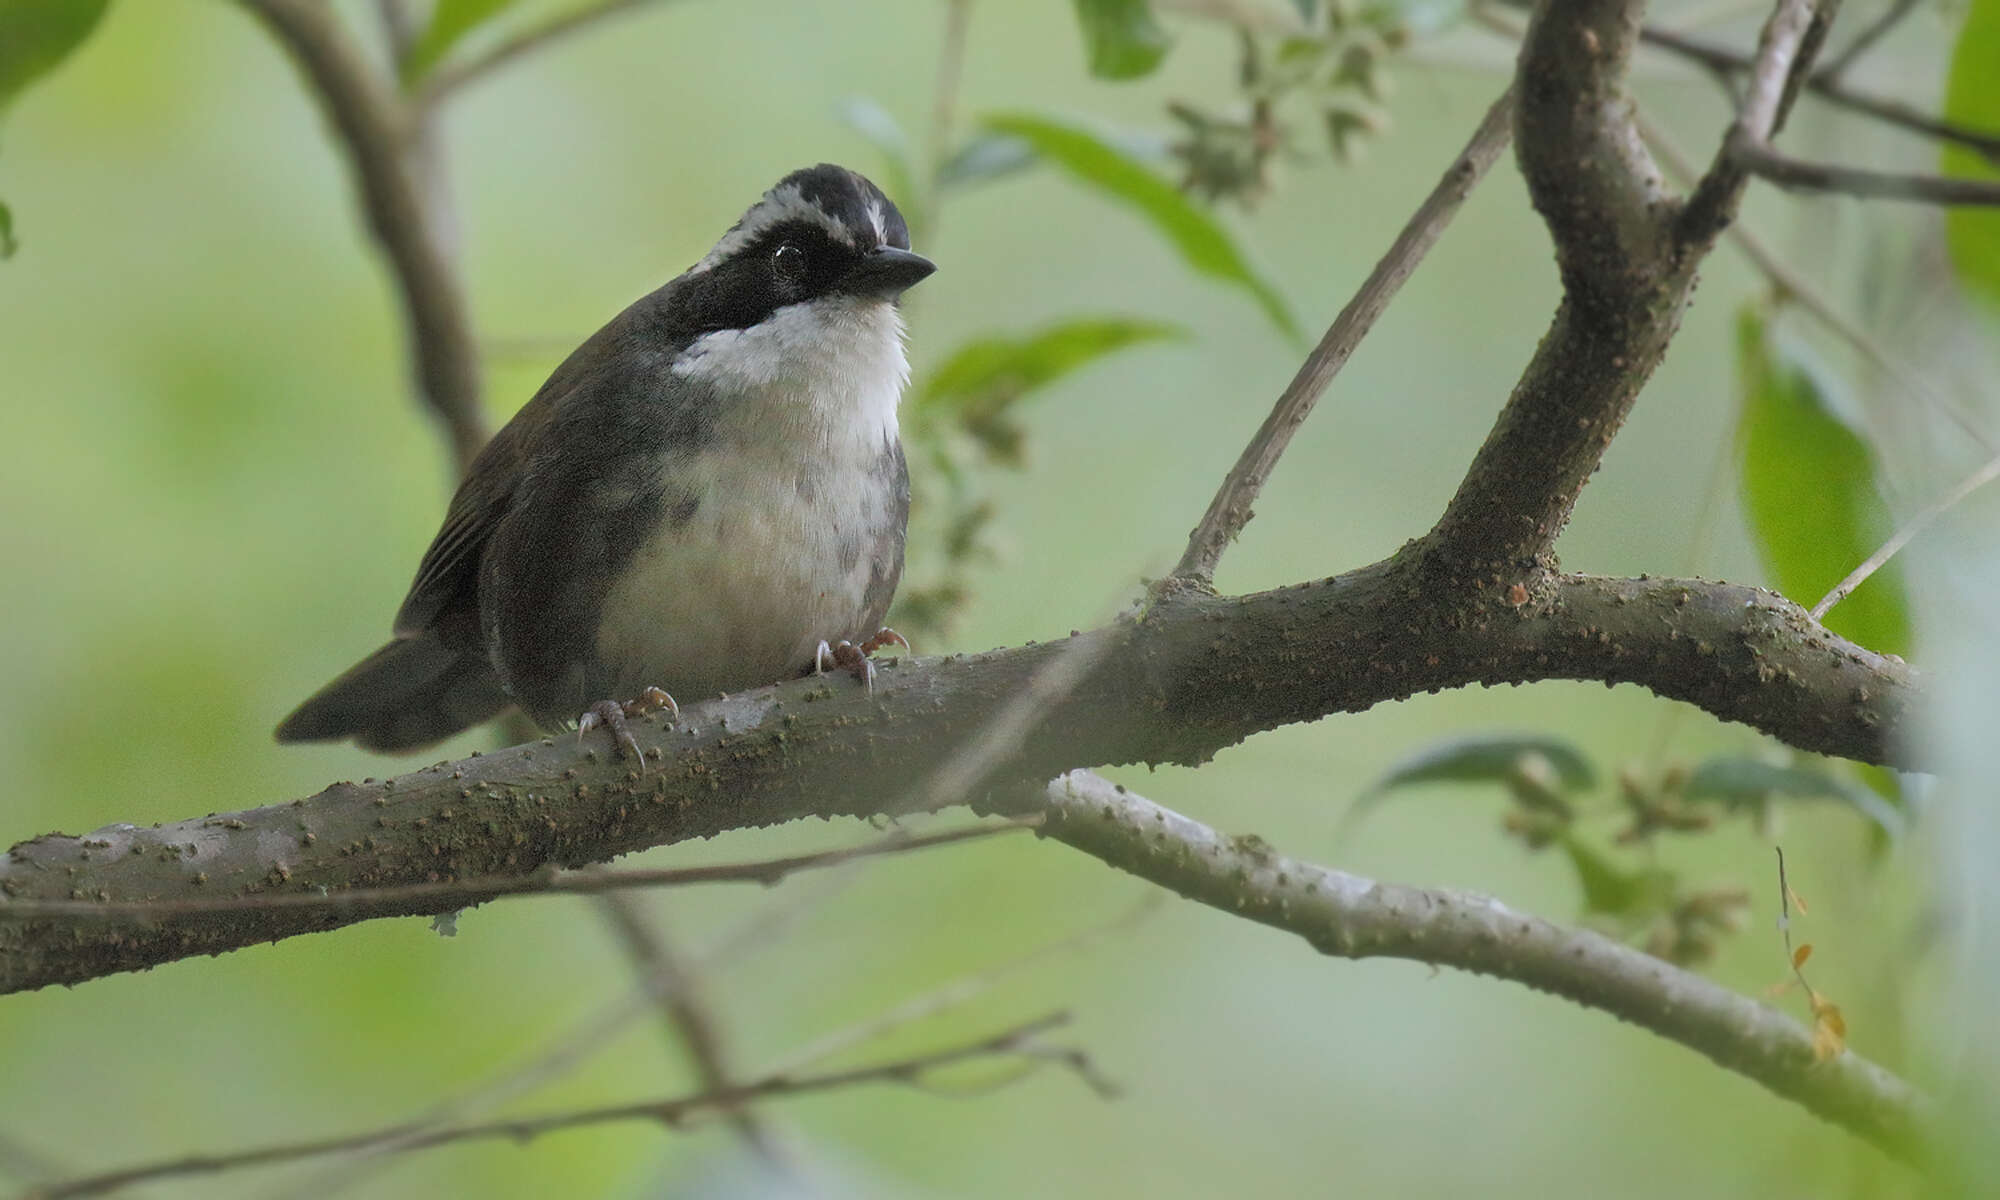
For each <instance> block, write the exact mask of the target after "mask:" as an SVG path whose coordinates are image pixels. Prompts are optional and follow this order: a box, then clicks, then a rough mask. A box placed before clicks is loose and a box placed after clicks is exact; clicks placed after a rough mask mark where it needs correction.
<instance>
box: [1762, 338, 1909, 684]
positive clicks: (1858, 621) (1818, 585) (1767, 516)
mask: <svg viewBox="0 0 2000 1200" xmlns="http://www.w3.org/2000/svg"><path fill="white" fill-rule="evenodd" d="M1736 332H1737V347H1736V354H1737V359H1736V361H1737V379H1738V387H1739V389H1740V397H1741V406H1742V407H1741V411H1740V416H1739V418H1738V425H1737V436H1738V438H1739V441H1740V443H1741V446H1742V454H1743V458H1742V476H1741V486H1742V491H1743V508H1744V512H1745V514H1746V515H1747V516H1748V518H1749V521H1750V530H1751V533H1752V534H1753V535H1754V537H1755V538H1756V542H1757V549H1758V552H1759V553H1760V555H1761V556H1762V557H1763V559H1764V565H1765V567H1766V568H1767V569H1768V570H1769V571H1770V573H1771V577H1772V579H1773V580H1774V581H1775V582H1776V584H1777V586H1778V589H1779V590H1780V591H1782V592H1784V593H1785V594H1786V595H1787V596H1790V597H1791V598H1792V599H1794V600H1796V601H1798V602H1799V603H1800V604H1806V605H1810V604H1812V603H1813V602H1814V601H1815V600H1817V599H1819V597H1820V596H1822V595H1823V594H1825V593H1826V592H1828V591H1830V590H1831V589H1832V588H1833V586H1834V585H1835V584H1836V583H1839V582H1840V581H1841V579H1842V578H1843V577H1845V576H1846V574H1847V573H1848V571H1849V570H1851V569H1853V568H1854V567H1855V566H1856V565H1858V564H1859V563H1860V562H1861V561H1862V560H1863V559H1865V558H1867V557H1868V555H1869V553H1870V552H1871V551H1873V550H1874V549H1875V547H1876V545H1878V544H1879V543H1880V542H1881V540H1882V538H1883V537H1884V536H1886V535H1887V534H1888V532H1889V530H1890V528H1891V523H1890V520H1889V515H1888V509H1887V507H1886V506H1885V505H1884V504H1883V503H1882V497H1881V494H1880V492H1879V491H1878V490H1877V487H1876V483H1875V462H1874V457H1873V455H1872V454H1871V453H1870V452H1869V449H1868V446H1867V443H1865V442H1864V441H1862V439H1861V438H1860V436H1859V435H1857V434H1855V433H1854V432H1853V431H1852V430H1850V429H1849V428H1848V427H1847V426H1846V425H1845V424H1844V423H1843V422H1842V421H1841V420H1840V418H1839V417H1838V416H1837V415H1836V414H1835V413H1834V411H1833V407H1832V401H1831V398H1830V396H1829V385H1828V384H1827V383H1826V381H1825V378H1824V376H1823V374H1822V373H1821V372H1819V371H1817V370H1815V369H1813V368H1812V367H1810V366H1808V365H1807V363H1806V362H1805V361H1804V360H1803V359H1802V358H1800V357H1799V356H1798V355H1797V354H1796V353H1795V352H1791V353H1788V352H1787V350H1786V349H1785V348H1783V347H1781V346H1780V345H1778V344H1777V343H1776V340H1775V339H1774V338H1773V337H1772V335H1771V331H1770V328H1769V322H1768V320H1767V318H1766V317H1765V316H1764V315H1763V313H1762V311H1761V310H1759V309H1757V308H1754V307H1752V308H1746V309H1744V310H1743V312H1742V314H1741V315H1740V316H1739V317H1738V318H1737V327H1736ZM1825 623H1826V627H1827V628H1829V629H1831V630H1833V631H1834V632H1836V633H1839V634H1841V635H1842V636H1844V637H1847V638H1850V639H1852V640H1853V641H1855V642H1858V643H1860V644H1861V645H1863V646H1866V647H1868V648H1869V649H1871V650H1875V651H1878V652H1880V653H1883V654H1903V653H1907V652H1908V650H1909V648H1910V618H1909V606H1908V603H1907V601H1906V600H1905V599H1904V596H1903V587H1902V583H1901V581H1900V577H1899V574H1898V573H1897V571H1896V568H1895V567H1894V566H1890V567H1888V568H1885V569H1884V570H1882V571H1879V572H1877V573H1876V574H1875V575H1874V576H1873V577H1871V578H1870V579H1869V580H1868V581H1867V582H1866V583H1864V584H1862V585H1861V587H1860V588H1859V589H1857V590H1856V591H1855V593H1854V594H1853V595H1852V596H1850V597H1848V598H1847V599H1846V600H1844V601H1842V602H1841V603H1840V604H1839V605H1838V606H1837V607H1835V608H1833V609H1832V610H1831V611H1830V612H1829V613H1828V615H1827V618H1826V622H1825Z"/></svg>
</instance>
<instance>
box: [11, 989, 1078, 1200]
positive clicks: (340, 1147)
mask: <svg viewBox="0 0 2000 1200" xmlns="http://www.w3.org/2000/svg"><path fill="white" fill-rule="evenodd" d="M1068 1021H1069V1014H1067V1013H1063V1012H1056V1013H1050V1014H1049V1015H1047V1016H1044V1017H1039V1018H1037V1019H1035V1020H1032V1021H1027V1022H1023V1023H1022V1024H1019V1025H1016V1026H1014V1027H1012V1028H1011V1029H1006V1030H1003V1031H1002V1032H1000V1033H997V1034H993V1035H991V1036H988V1037H985V1038H981V1039H979V1040H978V1041H974V1042H965V1043H961V1044H958V1045H954V1046H947V1047H945V1048H944V1049H941V1050H933V1051H929V1052H928V1053H924V1054H913V1055H909V1056H907V1057H904V1058H897V1059H892V1060H890V1061H888V1062H882V1063H875V1064H872V1065H869V1066H863V1067H851V1068H848V1069H846V1070H842V1071H828V1072H826V1073H824V1074H819V1075H807V1076H802V1077H797V1078H793V1077H790V1076H785V1075H773V1076H768V1077H766V1078H764V1079H760V1080H758V1081H757V1082H755V1083H749V1084H744V1085H742V1086H740V1087H733V1088H729V1089H726V1090H717V1091H704V1092H697V1093H695V1094H693V1095H688V1096H675V1097H668V1098H665V1099H659V1100H642V1101H639V1102H638V1103H633V1104H612V1105H604V1106H602V1107H597V1108H585V1109H577V1110H574V1111H570V1112H560V1113H552V1114H550V1115H548V1116H541V1117H516V1118H511V1119H507V1120H498V1121H480V1122H476V1123H472V1124H467V1125H449V1126H444V1127H439V1128H411V1127H408V1126H405V1125H401V1124H398V1125H391V1126H387V1127H385V1128H382V1129H375V1130H370V1131H369V1132H367V1133H360V1134H350V1135H348V1136H345V1137H330V1138H316V1139H313V1140H310V1141H301V1142H287V1143H283V1144H280V1145H274V1146H260V1147H257V1148H255V1149H251V1150H238V1151H233V1152H229V1153H223V1154H196V1155H189V1156H187V1157H185V1158H178V1159H173V1160H171V1161H167V1162H158V1163H145V1164H141V1165H138V1166H132V1167H125V1168H122V1169H120V1170H116V1171H106V1172H104V1173H103V1174H100V1175H89V1176H82V1177H78V1178H74V1179H66V1180H60V1181H57V1182H54V1183H46V1184H42V1185H40V1186H38V1187H36V1188H33V1189H31V1190H30V1191H29V1192H28V1193H27V1197H26V1198H25V1200H67V1198H68V1197H74V1196H100V1195H103V1194H104V1193H106V1192H111V1191H116V1190H118V1189H120V1188H125V1187H130V1186H131V1185H133V1184H135V1183H146V1182H150V1181H153V1180H159V1179H175V1178H186V1177H188V1176H192V1175H213V1174H217V1173H219V1172H222V1171H229V1170H235V1169H240V1168H243V1167H256V1166H268V1165H270V1164H272V1163H285V1162H297V1161H299V1160H301V1159H309V1158H319V1157H323V1156H325V1155H329V1154H346V1153H354V1152H357V1151H368V1150H374V1149H376V1148H378V1147H382V1146H385V1145H392V1146H393V1147H394V1148H395V1149H396V1150H398V1151H409V1150H427V1149H430V1148H431V1147H433V1146H446V1145H451V1144H453V1143H456V1142H466V1141H473V1140H476V1139H481V1138H507V1139H509V1140H511V1141H514V1142H526V1141H529V1140H532V1139H534V1138H537V1137H540V1136H542V1135H543V1134H547V1133H559V1132H562V1131H564V1130H569V1129H580V1128H583V1127H585V1126H589V1125H605V1124H611V1123H614V1122H622V1121H648V1122H652V1123H655V1124H658V1125H660V1126H662V1127H665V1128H676V1127H678V1126H680V1125H681V1124H682V1123H684V1122H685V1121H686V1120H687V1119H688V1118H690V1117H695V1116H699V1115H702V1114H704V1113H709V1112H715V1111H717V1110H720V1109H726V1108H729V1107H732V1106H741V1105H744V1104H748V1103H751V1102H753V1101H758V1100H768V1099H773V1098H776V1097H779V1096H803V1095H808V1094H810V1093H813V1092H825V1091H832V1090H833V1089H835V1088H843V1087H853V1086H855V1085H857V1084H869V1083H902V1084H920V1083H921V1082H922V1081H923V1077H924V1076H926V1075H928V1074H930V1073H932V1072H934V1071H938V1070H940V1069H942V1068H945V1067H949V1066H953V1065H955V1064H958V1063H962V1062H967V1061H970V1060H973V1059H979V1058H991V1057H995V1056H1002V1057H1015V1058H1023V1059H1027V1060H1030V1061H1032V1062H1037V1063H1039V1062H1057V1063H1062V1064H1066V1065H1072V1066H1075V1067H1078V1068H1080V1069H1081V1068H1087V1067H1088V1063H1087V1061H1086V1060H1084V1059H1082V1058H1081V1057H1080V1056H1079V1055H1078V1054H1077V1052H1075V1051H1064V1052H1060V1053H1050V1052H1049V1051H1048V1049H1047V1048H1045V1047H1043V1046H1041V1045H1040V1044H1039V1042H1038V1039H1039V1038H1040V1036H1041V1035H1042V1034H1044V1033H1047V1032H1049V1031H1050V1030H1052V1029H1055V1028H1058V1027H1060V1026H1062V1025H1064V1024H1067V1023H1068ZM1083 1073H1084V1075H1085V1079H1086V1081H1093V1076H1092V1075H1091V1074H1090V1073H1089V1072H1088V1071H1087V1070H1084V1071H1083ZM1093 1086H1095V1084H1094V1082H1093Z"/></svg>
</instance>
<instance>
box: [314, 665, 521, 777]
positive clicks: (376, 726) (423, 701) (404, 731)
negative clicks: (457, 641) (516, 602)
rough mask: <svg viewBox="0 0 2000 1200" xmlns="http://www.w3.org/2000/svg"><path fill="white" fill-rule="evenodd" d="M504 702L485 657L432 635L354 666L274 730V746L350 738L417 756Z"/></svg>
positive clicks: (487, 715)
mask: <svg viewBox="0 0 2000 1200" xmlns="http://www.w3.org/2000/svg"><path fill="white" fill-rule="evenodd" d="M510 703H511V701H510V700H509V699H508V697H507V693H506V692H505V691H503V690H501V687H500V681H499V680H498V679H497V678H495V677H494V675H493V668H492V666H491V665H489V664H488V662H487V660H486V656H485V655H483V654H478V653H467V652H465V651H461V650H453V649H450V648H448V647H446V646H445V645H444V644H443V643H442V642H440V641H438V640H437V639H436V638H434V637H411V638H398V639H397V640H395V641H393V642H390V643H389V644H388V645H386V646H384V647H382V648H381V649H380V650H377V651H376V652H375V653H373V654H371V655H369V656H368V657H367V658H364V659H362V660H361V661H360V662H358V663H355V664H354V665H353V666H352V667H349V668H348V669H347V672H346V673H345V674H343V675H341V677H340V678H338V679H336V680H334V681H333V682H332V683H329V684H327V685H326V686H325V687H323V688H321V689H320V690H319V691H318V692H316V693H314V695H313V697H312V699H310V700H307V701H306V702H305V703H304V704H301V705H299V706H298V708H297V709H296V710H294V711H293V713H292V715H291V716H289V717H286V718H285V719H284V720H283V721H282V722H280V723H279V725H278V740H279V741H281V742H331V741H339V740H340V739H342V738H349V737H351V738H353V739H354V740H355V742H356V743H358V744H359V745H361V746H362V747H364V748H366V749H369V750H384V751H395V750H417V749H421V748H423V747H425V746H428V745H430V744H431V743H432V742H437V741H442V740H443V739H445V738H448V737H450V736H451V735H452V734H454V733H457V732H458V731H459V730H461V729H469V728H471V727H472V726H474V725H477V724H479V723H480V722H482V721H486V720H488V719H490V718H492V717H494V716H496V715H497V714H498V713H499V712H500V710H501V709H504V708H506V707H507V705H508V704H510Z"/></svg>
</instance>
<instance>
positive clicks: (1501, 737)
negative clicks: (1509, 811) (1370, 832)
mask: <svg viewBox="0 0 2000 1200" xmlns="http://www.w3.org/2000/svg"><path fill="white" fill-rule="evenodd" d="M1420 783H1498V784H1502V785H1504V786H1505V787H1507V789H1508V790H1509V792H1510V793H1511V794H1512V795H1513V798H1514V800H1515V802H1516V803H1517V804H1519V805H1520V806H1521V807H1522V808H1523V809H1527V810H1531V811H1537V812H1539V813H1542V814H1545V815H1547V816H1548V817H1549V818H1551V819H1552V820H1553V821H1554V822H1555V823H1556V824H1564V823H1567V821H1568V820H1569V818H1570V816H1571V810H1570V807H1569V804H1568V802H1567V801H1565V800H1563V798H1562V793H1565V792H1576V791H1581V790H1583V789H1585V788H1590V787H1595V786H1596V784H1597V771H1596V769H1595V768H1593V767H1592V766H1591V765H1590V760H1589V759H1588V758H1586V757H1584V755H1583V752H1582V751H1580V750H1578V749H1577V748H1576V747H1575V746H1574V745H1572V744H1570V743H1569V742H1566V741H1563V740H1562V739H1560V738H1552V737H1542V736H1540V735H1537V734H1474V735H1472V736H1470V737H1462V738H1452V739H1449V740H1447V741H1443V742H1438V743H1436V744H1435V745H1431V746H1427V747H1425V748H1424V749H1422V750H1419V751H1417V752H1416V753H1415V754H1412V755H1410V756H1409V757H1407V758H1405V759H1403V760H1402V761H1401V762H1398V763H1396V764H1395V765H1394V766H1392V767H1390V768H1389V769H1388V771H1386V772H1385V773H1384V774H1383V775H1382V777H1381V778H1380V779H1377V780H1376V781H1375V782H1374V783H1372V784H1370V785H1368V788H1367V790H1366V791H1364V792H1362V793H1361V795H1359V796H1358V797H1356V798H1355V801H1354V803H1353V804H1351V805H1349V806H1348V808H1347V811H1346V812H1345V813H1343V814H1341V818H1340V825H1339V827H1338V828H1337V829H1336V830H1335V831H1334V841H1335V842H1339V841H1340V840H1341V839H1343V838H1344V837H1346V835H1347V833H1348V832H1349V831H1350V830H1351V829H1352V828H1353V827H1354V826H1355V825H1356V824H1358V823H1359V822H1360V820H1361V818H1362V817H1363V816H1366V815H1367V814H1368V813H1369V812H1372V811H1373V810H1374V809H1375V808H1376V807H1377V806H1379V805H1380V804H1381V802H1382V800H1383V798H1384V797H1386V796H1387V795H1388V794H1389V793H1390V792H1392V791H1395V790H1396V789H1398V788H1405V787H1409V786H1411V785H1412V784H1420ZM1531 843H1532V839H1531Z"/></svg>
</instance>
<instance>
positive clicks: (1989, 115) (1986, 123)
mask: <svg viewBox="0 0 2000 1200" xmlns="http://www.w3.org/2000/svg"><path fill="white" fill-rule="evenodd" d="M1996 63H2000V0H1971V3H1970V4H1969V5H1968V6H1967V11H1966V18H1965V26H1964V28H1963V29H1962V30H1960V32H1959V35H1958V44H1957V46H1956V47H1954V49H1953V50H1952V55H1951V70H1950V74H1949V75H1948V76H1947V77H1946V82H1945V89H1944V116H1945V119H1947V120H1950V121H1955V122H1957V123H1958V124H1960V125H1963V126H1965V127H1967V128H1969V129H1986V130H1993V129H2000V69H1995V66H1994V64H1996ZM1943 159H1944V170H1945V173H1946V174H1948V175H1958V176H1964V177H1969V178H1974V179H2000V162H1995V161H1993V159H1991V158H1989V157H1984V156H1981V155H1980V154H1978V153H1977V152H1975V151H1973V150H1970V149H1968V148H1966V147H1964V146H1956V145H1947V146H1946V147H1945V148H1944V151H1943ZM1944 220H1945V236H1946V244H1947V245H1948V246H1949V247H1950V250H1951V261H1952V265H1953V266H1954V267H1955V268H1957V271H1958V278H1959V281H1960V282H1961V283H1963V284H1964V285H1965V287H1966V290H1968V291H1970V292H1971V293H1973V294H1974V295H1976V296H1979V297H1980V298H1981V299H1983V300H1985V301H1986V303H1987V304H1988V305H1989V306H1990V307H1991V309H1992V311H1993V312H1995V313H2000V212H1995V211H1994V210H1992V209H1990V208H1987V209H1982V208H1971V207H1968V208H1958V209H1952V210H1951V211H1949V212H1947V213H1946V214H1945V219H1944Z"/></svg>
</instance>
